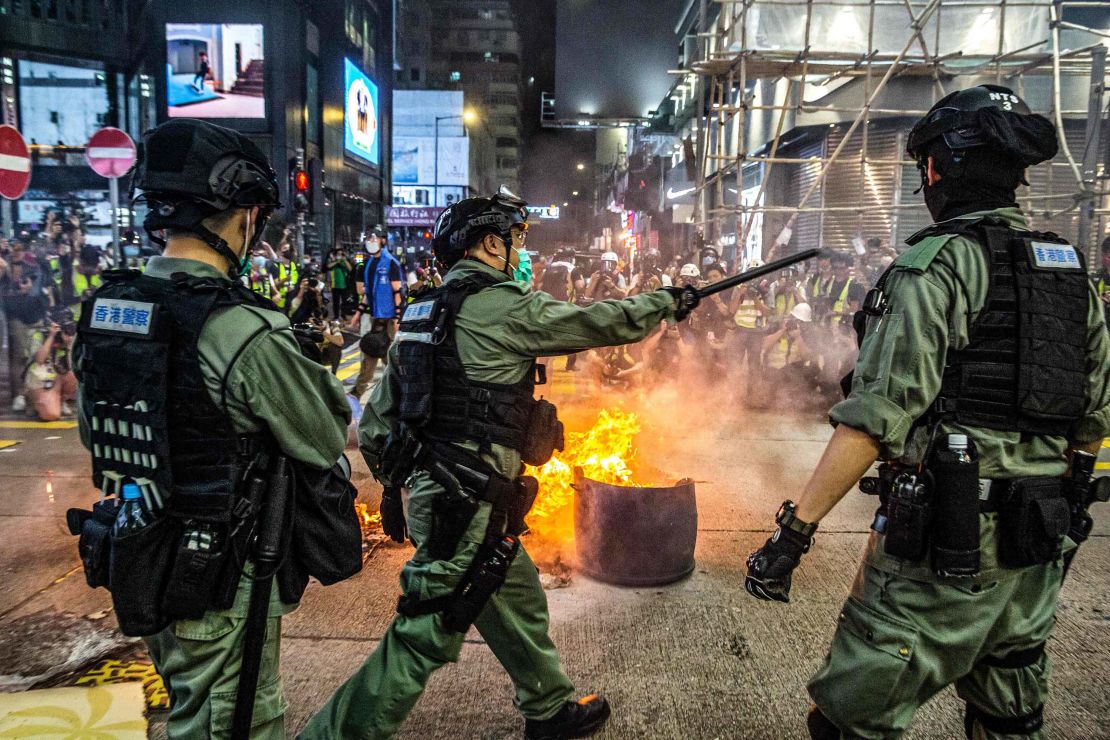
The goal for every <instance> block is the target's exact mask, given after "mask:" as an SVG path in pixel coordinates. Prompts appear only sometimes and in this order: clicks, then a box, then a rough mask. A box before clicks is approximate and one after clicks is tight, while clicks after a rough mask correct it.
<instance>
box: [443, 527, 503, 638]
mask: <svg viewBox="0 0 1110 740" xmlns="http://www.w3.org/2000/svg"><path fill="white" fill-rule="evenodd" d="M519 549H520V541H519V540H517V538H516V537H512V536H504V537H498V538H496V539H494V538H490V540H487V541H486V543H485V544H484V545H483V546H482V547H481V548H480V549H479V551H478V556H477V558H476V559H475V562H474V565H473V566H472V568H471V571H470V572H469V573H468V574H467V576H466V577H465V578H464V580H463V582H462V584H460V586H459V588H458V590H456V592H455V594H454V596H453V598H452V599H451V603H450V604H449V605H448V606H447V608H446V609H445V610H444V612H443V626H444V628H445V629H446V630H447V631H448V632H457V633H463V632H466V631H467V630H468V629H470V625H472V624H474V620H476V619H477V618H478V615H479V614H481V613H482V610H483V609H485V608H486V604H488V603H489V600H490V599H491V598H492V597H493V595H494V594H495V593H497V591H498V590H499V589H500V588H501V586H502V584H504V583H505V579H506V578H508V576H509V566H511V565H512V563H513V558H515V557H516V553H517V550H519Z"/></svg>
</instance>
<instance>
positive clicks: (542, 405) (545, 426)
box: [520, 398, 564, 465]
mask: <svg viewBox="0 0 1110 740" xmlns="http://www.w3.org/2000/svg"><path fill="white" fill-rule="evenodd" d="M563 444H564V440H563V422H561V421H559V417H558V413H557V411H556V409H555V404H553V403H551V402H550V401H547V400H545V399H543V398H538V399H536V400H535V401H534V402H533V403H532V413H531V414H530V415H529V417H528V431H527V432H526V433H525V435H524V446H523V447H522V448H521V450H520V459H521V460H522V461H524V463H525V464H526V465H543V464H544V463H546V462H547V461H548V460H550V459H551V456H552V455H553V454H555V451H556V450H562V449H563Z"/></svg>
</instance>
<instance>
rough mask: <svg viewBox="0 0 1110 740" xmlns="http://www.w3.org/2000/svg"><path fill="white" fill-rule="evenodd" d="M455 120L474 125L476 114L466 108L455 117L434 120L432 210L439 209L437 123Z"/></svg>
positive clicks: (476, 118)
mask: <svg viewBox="0 0 1110 740" xmlns="http://www.w3.org/2000/svg"><path fill="white" fill-rule="evenodd" d="M455 118H461V119H462V122H463V123H464V124H466V123H474V122H475V121H477V120H478V114H477V113H475V112H474V109H473V108H467V109H466V110H464V111H463V112H462V113H461V114H456V115H453V116H436V119H435V120H436V126H435V130H436V135H435V149H436V152H435V157H434V164H433V167H434V168H435V173H434V174H433V175H432V183H433V184H432V208H438V207H439V122H440V121H450V120H452V119H455Z"/></svg>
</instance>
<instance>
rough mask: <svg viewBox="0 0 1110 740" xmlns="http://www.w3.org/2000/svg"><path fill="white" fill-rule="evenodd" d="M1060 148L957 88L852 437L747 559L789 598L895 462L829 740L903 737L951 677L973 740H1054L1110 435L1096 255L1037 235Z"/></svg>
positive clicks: (852, 605) (823, 699)
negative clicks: (1090, 512) (1030, 191)
mask: <svg viewBox="0 0 1110 740" xmlns="http://www.w3.org/2000/svg"><path fill="white" fill-rule="evenodd" d="M1056 136H1057V132H1056V131H1055V130H1054V127H1053V126H1052V124H1051V123H1050V122H1049V121H1047V120H1046V119H1044V118H1043V117H1041V116H1038V115H1035V114H1033V113H1031V112H1030V110H1029V108H1028V107H1027V106H1026V104H1025V102H1024V101H1022V100H1021V99H1020V98H1019V97H1018V96H1017V95H1015V94H1014V93H1013V92H1012V91H1010V90H1009V89H1007V88H1004V87H998V86H994V85H982V86H979V87H974V88H970V89H966V90H960V91H958V92H954V93H952V94H950V95H948V96H946V97H944V98H943V99H942V100H940V101H939V102H938V103H937V104H936V105H934V106H933V108H932V109H931V110H930V111H929V112H928V114H927V115H926V116H925V117H924V118H923V119H922V120H921V121H920V122H918V123H917V124H916V125H915V126H914V128H913V130H912V131H911V132H910V135H909V138H908V142H907V143H908V146H907V149H908V152H909V154H910V156H911V157H912V158H913V159H914V160H915V161H916V162H917V163H918V166H919V168H920V171H921V177H922V187H923V189H924V195H925V203H926V205H927V206H928V208H929V212H930V213H931V214H932V216H933V219H934V222H935V223H934V225H933V226H931V227H929V228H927V229H925V230H923V231H922V232H919V233H918V234H916V235H914V236H913V237H911V238H910V239H909V240H908V241H909V244H910V248H909V250H908V251H906V252H905V253H904V254H902V255H901V256H900V257H899V258H898V259H897V260H896V261H895V262H894V264H893V265H892V266H891V268H890V269H888V270H887V272H886V274H884V276H883V277H882V278H881V279H880V280H879V282H878V284H877V285H876V287H875V288H874V289H873V290H872V291H871V293H869V294H868V296H867V299H866V300H865V303H864V309H863V312H862V315H859V316H858V317H857V319H858V321H857V327H859V328H861V329H862V330H863V332H864V334H863V338H862V345H861V347H860V353H859V360H858V362H857V365H856V370H855V375H854V378H853V379H852V380H851V385H850V389H851V390H850V394H849V395H848V397H847V398H846V400H844V401H842V402H840V403H839V404H837V405H836V406H834V407H833V408H832V411H831V412H830V417H831V419H832V421H833V422H834V423H835V424H837V425H838V426H837V428H836V431H835V433H834V434H833V437H832V439H831V441H830V442H829V445H828V447H827V448H826V450H825V454H824V455H823V457H822V458H821V461H820V462H819V463H818V466H817V469H816V470H815V472H814V473H813V475H812V477H811V478H810V480H809V482H808V483H807V485H806V487H805V489H804V490H803V492H802V494H801V496H800V497H799V498H798V501H797V503H794V502H791V501H787V502H785V503H784V504H783V505H782V508H781V509H780V511H779V514H778V517H777V523H778V529H777V530H776V532H775V534H774V536H773V537H772V538H771V539H770V540H768V542H767V543H766V544H765V545H764V546H763V547H762V548H760V549H759V550H757V551H756V552H754V553H752V555H751V557H750V558H749V559H748V578H747V581H746V585H747V588H748V590H749V591H750V592H751V593H752V594H753V595H755V596H757V597H759V598H761V599H767V600H774V601H788V600H789V593H790V585H791V573H792V572H793V570H794V569H795V568H796V567H797V566H798V564H799V562H800V560H801V557H802V555H803V554H804V553H806V552H807V551H808V550H809V548H810V546H811V545H812V543H813V536H814V532H815V531H816V529H817V525H818V522H820V521H821V519H822V518H823V517H824V516H825V515H826V514H827V513H828V512H829V510H830V509H832V508H833V506H835V505H836V503H837V502H838V501H839V500H840V499H841V498H842V497H843V496H844V495H845V494H846V493H847V491H848V490H849V489H850V488H851V487H852V486H854V485H855V484H856V482H857V481H859V480H860V478H861V476H863V475H864V473H865V472H866V471H867V470H868V468H870V467H871V465H872V463H873V462H874V461H875V460H876V459H877V458H878V459H881V460H883V461H885V462H884V464H883V465H882V466H880V468H879V476H878V478H876V479H868V480H867V481H866V485H864V484H861V489H865V490H867V491H868V492H870V491H874V492H876V493H878V494H879V496H880V506H879V510H878V512H877V515H876V517H875V521H874V523H873V524H872V530H873V532H872V534H871V536H870V539H869V542H868V545H867V549H866V553H865V556H864V561H863V563H862V564H861V566H860V569H859V573H858V575H857V576H856V580H855V583H854V585H853V587H852V591H851V594H850V596H849V598H848V600H847V602H846V603H845V604H844V607H843V609H842V611H841V612H840V617H839V623H838V625H837V631H836V634H835V636H834V637H833V642H832V646H831V648H830V650H829V654H828V657H827V659H826V661H825V663H824V664H823V665H822V667H821V668H820V670H818V672H817V674H816V675H815V676H814V677H813V678H812V680H811V681H810V683H809V693H810V696H811V697H812V699H813V701H814V704H815V706H814V707H813V709H812V710H811V712H810V716H809V729H810V733H811V734H812V736H813V737H815V738H889V737H898V736H900V735H901V734H902V732H903V731H904V730H906V728H907V727H908V726H909V724H910V721H911V719H912V718H913V715H914V712H915V711H916V710H917V708H918V707H919V706H920V705H921V704H923V703H924V702H925V701H927V700H928V699H929V698H930V697H932V696H933V695H934V694H936V693H937V692H939V691H940V690H941V689H943V688H944V687H945V686H947V685H949V684H955V687H956V692H957V694H958V695H959V696H960V697H961V698H962V699H963V700H964V702H965V703H966V713H965V719H964V726H965V731H966V733H967V736H968V737H973V738H1003V737H1005V738H1013V737H1019V736H1023V737H1026V736H1027V737H1037V738H1039V737H1045V732H1044V730H1043V729H1042V724H1043V719H1042V713H1043V709H1044V702H1045V700H1046V698H1047V688H1048V674H1049V658H1048V655H1047V654H1046V651H1045V642H1046V640H1047V639H1048V637H1049V634H1050V633H1051V631H1052V627H1053V623H1054V619H1055V612H1056V599H1057V594H1058V592H1059V589H1060V586H1061V582H1062V578H1063V574H1064V572H1065V567H1064V565H1063V562H1064V560H1065V559H1066V557H1067V555H1068V553H1069V549H1070V548H1071V547H1072V543H1071V542H1070V541H1069V540H1068V539H1066V538H1065V533H1068V532H1069V527H1072V528H1074V526H1075V522H1076V518H1077V517H1083V516H1086V511H1085V507H1083V506H1077V505H1076V500H1077V498H1078V499H1080V500H1083V499H1085V495H1084V494H1083V492H1082V491H1080V490H1078V489H1080V488H1081V487H1082V485H1081V482H1082V480H1083V478H1084V476H1083V475H1080V474H1079V473H1080V471H1081V468H1082V467H1083V465H1084V462H1083V461H1086V463H1085V464H1086V466H1087V467H1088V472H1089V469H1090V467H1092V466H1093V459H1094V458H1093V457H1092V456H1091V455H1092V453H1097V451H1098V448H1099V446H1100V442H1101V440H1102V439H1103V438H1104V437H1105V436H1107V434H1110V338H1108V336H1107V331H1106V327H1105V322H1104V319H1103V315H1102V310H1101V306H1100V304H1099V300H1098V297H1097V296H1096V295H1095V294H1094V291H1093V290H1092V289H1091V287H1090V285H1089V283H1088V281H1087V276H1086V271H1085V268H1084V265H1083V260H1082V255H1081V254H1080V253H1079V251H1078V250H1076V249H1075V248H1074V247H1072V246H1071V245H1069V244H1067V243H1066V242H1065V241H1064V240H1062V239H1060V238H1059V237H1057V236H1056V235H1054V234H1049V233H1036V232H1033V231H1031V230H1030V227H1029V223H1028V221H1027V220H1026V217H1025V216H1024V214H1022V212H1021V211H1020V210H1019V208H1018V206H1017V202H1016V197H1015V192H1016V189H1017V187H1018V185H1019V184H1021V183H1022V182H1023V181H1024V173H1025V169H1026V167H1028V166H1031V165H1034V164H1038V163H1040V162H1043V161H1045V160H1047V159H1049V158H1051V157H1052V156H1053V155H1054V154H1055V153H1056V149H1057V143H1056V142H1057V139H1056ZM1069 459H1070V460H1071V467H1070V473H1071V474H1072V475H1071V477H1065V476H1066V475H1067V474H1068V473H1069ZM1077 494H1080V495H1078V496H1077ZM1073 531H1074V529H1073ZM1080 539H1081V538H1080Z"/></svg>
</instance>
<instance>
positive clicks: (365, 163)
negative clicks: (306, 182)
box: [0, 0, 393, 253]
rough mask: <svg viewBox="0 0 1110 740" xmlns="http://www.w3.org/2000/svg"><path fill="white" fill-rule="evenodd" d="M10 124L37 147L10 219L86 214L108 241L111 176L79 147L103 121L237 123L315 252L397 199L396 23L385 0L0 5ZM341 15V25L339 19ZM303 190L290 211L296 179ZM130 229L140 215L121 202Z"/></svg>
mask: <svg viewBox="0 0 1110 740" xmlns="http://www.w3.org/2000/svg"><path fill="white" fill-rule="evenodd" d="M0 11H2V13H0V17H2V18H3V19H4V22H3V23H0V64H2V65H3V75H2V76H0V80H3V82H2V83H0V84H2V88H0V94H2V96H3V101H4V105H3V122H4V123H10V124H12V125H14V126H16V128H18V129H20V131H21V132H22V133H23V134H24V137H25V138H26V139H27V140H28V141H29V142H34V143H35V144H37V145H38V146H36V147H34V155H33V156H34V158H33V163H32V182H31V188H30V190H29V191H28V193H27V195H26V197H25V198H23V199H21V200H20V201H18V202H16V203H15V204H14V205H15V208H14V209H11V210H10V218H9V219H6V221H5V224H6V226H7V228H8V230H9V232H11V231H14V230H15V229H17V228H18V229H25V230H30V231H34V230H36V229H37V228H40V227H41V225H42V222H43V218H44V213H45V212H46V211H49V210H56V211H61V212H65V211H69V212H75V213H80V214H81V215H82V218H83V220H86V223H87V225H88V226H89V227H90V228H89V233H90V240H92V241H94V243H95V242H96V240H97V239H99V240H100V241H103V239H104V236H103V233H100V232H104V233H109V232H110V229H106V228H104V226H110V224H109V225H101V224H100V223H99V222H98V221H97V220H96V219H97V218H98V216H94V215H90V214H98V213H99V212H100V210H102V209H100V208H99V206H98V205H97V204H99V203H101V202H103V201H104V200H105V199H106V198H107V190H108V188H107V181H106V180H104V179H103V178H99V177H98V176H97V175H95V174H94V173H92V171H91V170H90V169H89V168H88V167H87V165H85V163H84V157H83V148H84V144H85V142H86V141H87V140H88V137H89V136H90V135H91V134H92V133H93V132H94V131H95V130H97V129H98V128H101V127H102V126H105V125H108V126H116V127H118V128H121V129H123V130H124V131H126V132H127V133H128V134H130V135H131V136H132V138H135V139H137V138H138V137H139V136H140V135H141V134H142V132H143V131H145V130H146V129H148V128H150V127H152V126H154V125H156V124H158V123H161V122H163V121H166V120H169V119H171V118H174V117H191V118H201V119H205V120H209V121H212V122H213V123H217V124H220V125H224V126H228V127H230V128H234V129H236V130H239V131H241V132H243V133H244V134H246V135H247V136H249V137H250V138H251V139H252V140H253V141H254V142H255V143H257V144H258V145H259V147H260V148H261V149H262V150H263V151H264V152H265V153H266V154H268V155H269V156H270V157H271V159H272V161H273V164H274V168H275V170H276V171H277V174H278V177H279V180H280V182H281V184H282V201H283V203H284V204H285V208H284V209H283V211H281V212H279V218H280V219H282V220H284V221H285V222H286V223H288V224H291V225H293V227H294V232H293V236H294V242H295V244H296V245H297V246H298V247H300V248H302V249H303V250H304V251H306V252H308V253H315V252H326V251H327V250H328V249H330V248H331V246H332V245H333V244H335V243H354V242H357V241H358V240H359V239H360V235H361V234H362V233H364V232H365V231H366V230H367V229H368V228H370V227H372V226H373V225H375V224H378V223H382V222H384V216H385V207H386V206H387V205H388V203H389V199H390V189H389V183H390V180H391V178H390V174H389V172H390V166H391V150H392V144H391V136H390V134H389V132H390V129H391V125H392V108H391V100H392V89H393V46H392V45H393V25H392V24H393V17H392V3H391V2H389V1H388V0H319V1H318V2H313V3H304V2H299V1H298V0H269V1H267V0H240V1H239V2H236V3H234V4H230V3H228V4H218V5H214V4H212V3H209V2H203V1H202V0H172V2H171V1H170V0H156V1H155V2H138V1H137V0H135V1H132V0H113V1H112V2H104V3H29V2H16V1H15V0H0ZM336 19H342V23H337V22H336ZM298 167H303V168H304V169H305V170H306V171H308V172H309V173H310V175H311V179H312V188H311V192H310V193H309V196H310V197H308V198H307V199H305V200H304V206H305V208H304V210H303V211H301V212H298V211H297V210H296V209H295V208H294V207H293V205H292V204H293V203H294V198H293V195H294V193H293V190H292V182H291V173H292V170H294V169H296V168H298ZM121 213H122V217H123V219H124V223H123V224H122V225H123V228H124V229H127V228H135V227H137V225H139V224H141V221H142V216H143V213H142V211H141V209H137V210H136V212H135V213H133V214H132V213H131V212H130V211H129V210H128V209H126V208H124V209H122V211H121Z"/></svg>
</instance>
